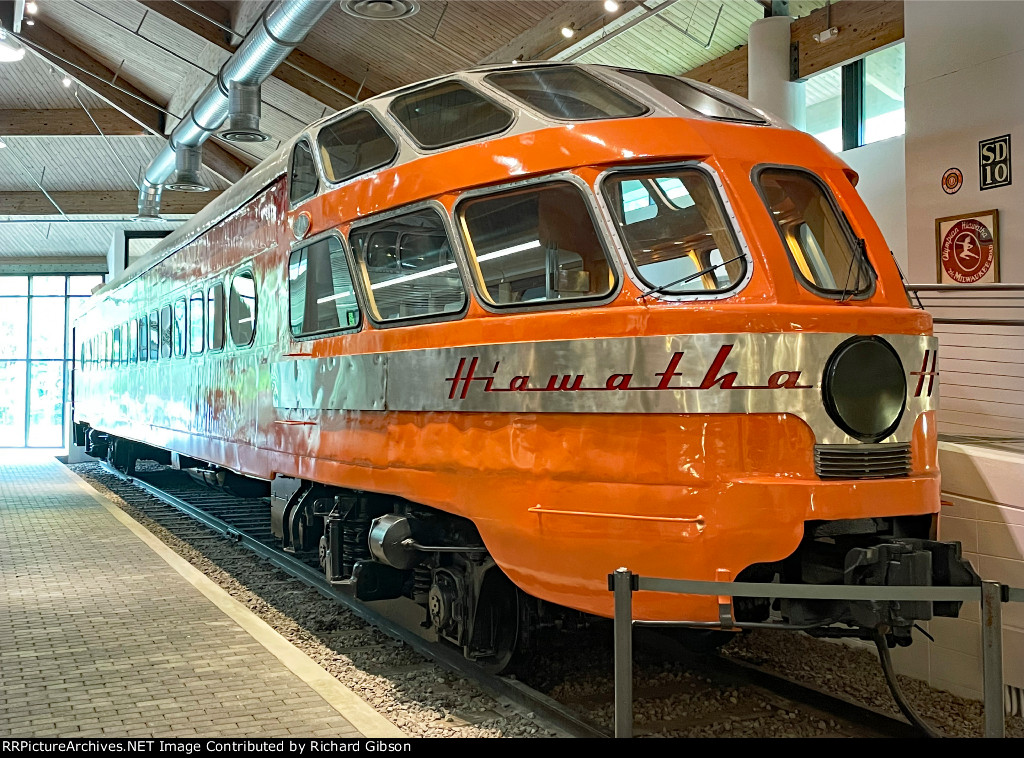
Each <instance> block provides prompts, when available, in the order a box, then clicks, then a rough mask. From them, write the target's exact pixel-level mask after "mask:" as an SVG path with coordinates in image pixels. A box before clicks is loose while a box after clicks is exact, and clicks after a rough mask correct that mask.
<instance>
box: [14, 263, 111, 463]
mask: <svg viewBox="0 0 1024 758" xmlns="http://www.w3.org/2000/svg"><path fill="white" fill-rule="evenodd" d="M102 283H103V277H102V276H50V275H46V276H0V388H2V390H0V447H44V448H63V447H64V446H65V445H66V443H67V435H66V434H65V425H66V423H67V421H68V418H67V416H68V414H67V413H66V412H65V403H66V401H67V400H68V399H69V393H70V384H71V383H70V372H71V362H72V358H73V357H74V352H73V346H72V326H73V324H74V320H75V318H76V316H77V315H78V313H79V311H80V309H81V307H82V304H83V303H84V302H85V300H86V298H87V297H88V296H89V294H90V293H91V291H92V289H93V287H95V286H97V285H99V284H102Z"/></svg>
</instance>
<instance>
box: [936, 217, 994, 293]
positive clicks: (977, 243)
mask: <svg viewBox="0 0 1024 758" xmlns="http://www.w3.org/2000/svg"><path fill="white" fill-rule="evenodd" d="M994 251H995V245H994V244H993V240H992V232H991V230H990V229H989V228H988V227H987V226H985V225H984V224H983V223H981V222H980V221H978V220H977V219H973V218H971V219H965V220H964V221H958V222H956V223H955V224H953V226H951V227H950V228H949V231H947V232H946V236H945V237H943V238H942V269H943V271H945V272H946V276H948V277H949V278H950V279H952V280H953V281H955V282H957V283H959V284H973V283H974V282H977V281H980V280H981V279H982V277H984V276H985V274H987V273H988V271H989V269H990V268H992V264H993V263H994V262H995V255H994Z"/></svg>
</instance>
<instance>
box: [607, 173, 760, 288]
mask: <svg viewBox="0 0 1024 758" xmlns="http://www.w3.org/2000/svg"><path fill="white" fill-rule="evenodd" d="M682 169H696V170H698V171H701V172H702V173H704V174H705V175H706V176H708V177H709V178H710V179H711V182H712V184H713V185H714V187H715V190H716V191H717V195H718V198H717V199H718V202H719V210H721V211H723V213H724V216H725V221H726V223H727V224H728V225H729V227H730V230H731V232H732V236H733V241H734V242H735V243H736V247H737V249H738V252H740V253H742V254H743V255H744V257H745V258H746V263H747V265H746V271H745V272H744V274H743V277H742V278H740V280H739V281H737V282H736V283H735V284H734V285H733V286H732V287H730V288H729V289H725V290H713V291H710V292H709V291H706V290H705V291H695V292H693V293H686V294H683V293H669V292H653V293H651V294H650V295H647V296H646V297H654V298H657V299H659V300H664V301H666V302H673V303H689V302H696V301H711V300H725V299H727V298H731V297H735V296H736V295H738V294H739V293H740V292H742V291H743V290H744V289H746V287H747V285H748V284H749V283H750V280H751V279H752V278H753V276H754V256H753V255H751V253H750V246H749V245H748V244H747V240H746V237H745V236H744V235H743V228H742V227H741V226H740V223H739V219H738V218H737V217H736V212H735V211H734V210H733V207H732V202H731V200H730V198H729V195H728V193H727V192H726V191H725V185H724V184H723V183H722V178H721V176H720V175H719V173H718V171H716V170H715V168H714V167H713V166H711V165H710V164H708V163H705V162H703V161H674V162H671V163H650V164H644V163H633V164H623V165H619V166H615V167H613V168H610V169H606V170H605V171H602V172H601V173H600V174H599V175H598V177H597V180H596V181H595V182H594V189H595V192H594V195H595V197H596V198H597V203H598V205H599V207H600V209H601V213H602V214H603V215H604V219H605V223H606V224H607V227H608V229H609V230H610V232H611V237H612V239H613V241H614V245H615V247H616V250H617V251H618V253H619V256H620V257H621V259H622V266H623V269H624V270H625V272H626V276H628V277H629V280H630V281H631V282H632V283H633V285H634V286H635V287H636V288H637V289H639V290H640V292H641V293H645V292H648V291H649V290H650V289H651V285H650V284H647V283H646V282H645V281H644V279H643V278H642V277H641V276H640V274H639V272H638V271H637V270H636V264H635V263H634V261H633V256H632V255H630V251H629V250H628V249H627V248H626V243H625V241H624V240H623V239H622V235H621V234H620V232H619V229H618V225H617V224H616V223H615V216H614V215H613V214H612V211H611V208H610V207H609V206H608V203H607V201H606V200H605V196H604V182H605V180H606V179H607V178H608V177H609V176H611V175H613V174H623V173H641V172H642V173H653V172H657V171H659V170H669V171H671V170H675V171H678V170H682Z"/></svg>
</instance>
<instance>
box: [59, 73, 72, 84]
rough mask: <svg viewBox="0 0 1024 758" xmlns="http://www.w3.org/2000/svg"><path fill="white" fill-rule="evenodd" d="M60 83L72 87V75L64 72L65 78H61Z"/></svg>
mask: <svg viewBox="0 0 1024 758" xmlns="http://www.w3.org/2000/svg"><path fill="white" fill-rule="evenodd" d="M60 83H61V84H63V85H64V86H65V87H70V86H71V77H70V76H68V75H67V74H64V78H63V79H61V80H60Z"/></svg>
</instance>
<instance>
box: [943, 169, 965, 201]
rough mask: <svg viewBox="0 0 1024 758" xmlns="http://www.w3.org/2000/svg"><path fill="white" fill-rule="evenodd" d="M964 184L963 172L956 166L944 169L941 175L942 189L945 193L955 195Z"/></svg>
mask: <svg viewBox="0 0 1024 758" xmlns="http://www.w3.org/2000/svg"><path fill="white" fill-rule="evenodd" d="M963 184H964V174H963V172H962V171H961V170H960V169H958V168H950V169H946V173H944V174H943V175H942V191H943V192H945V193H946V194H947V195H955V194H956V193H957V192H958V191H959V190H960V188H961V187H962V186H963Z"/></svg>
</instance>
